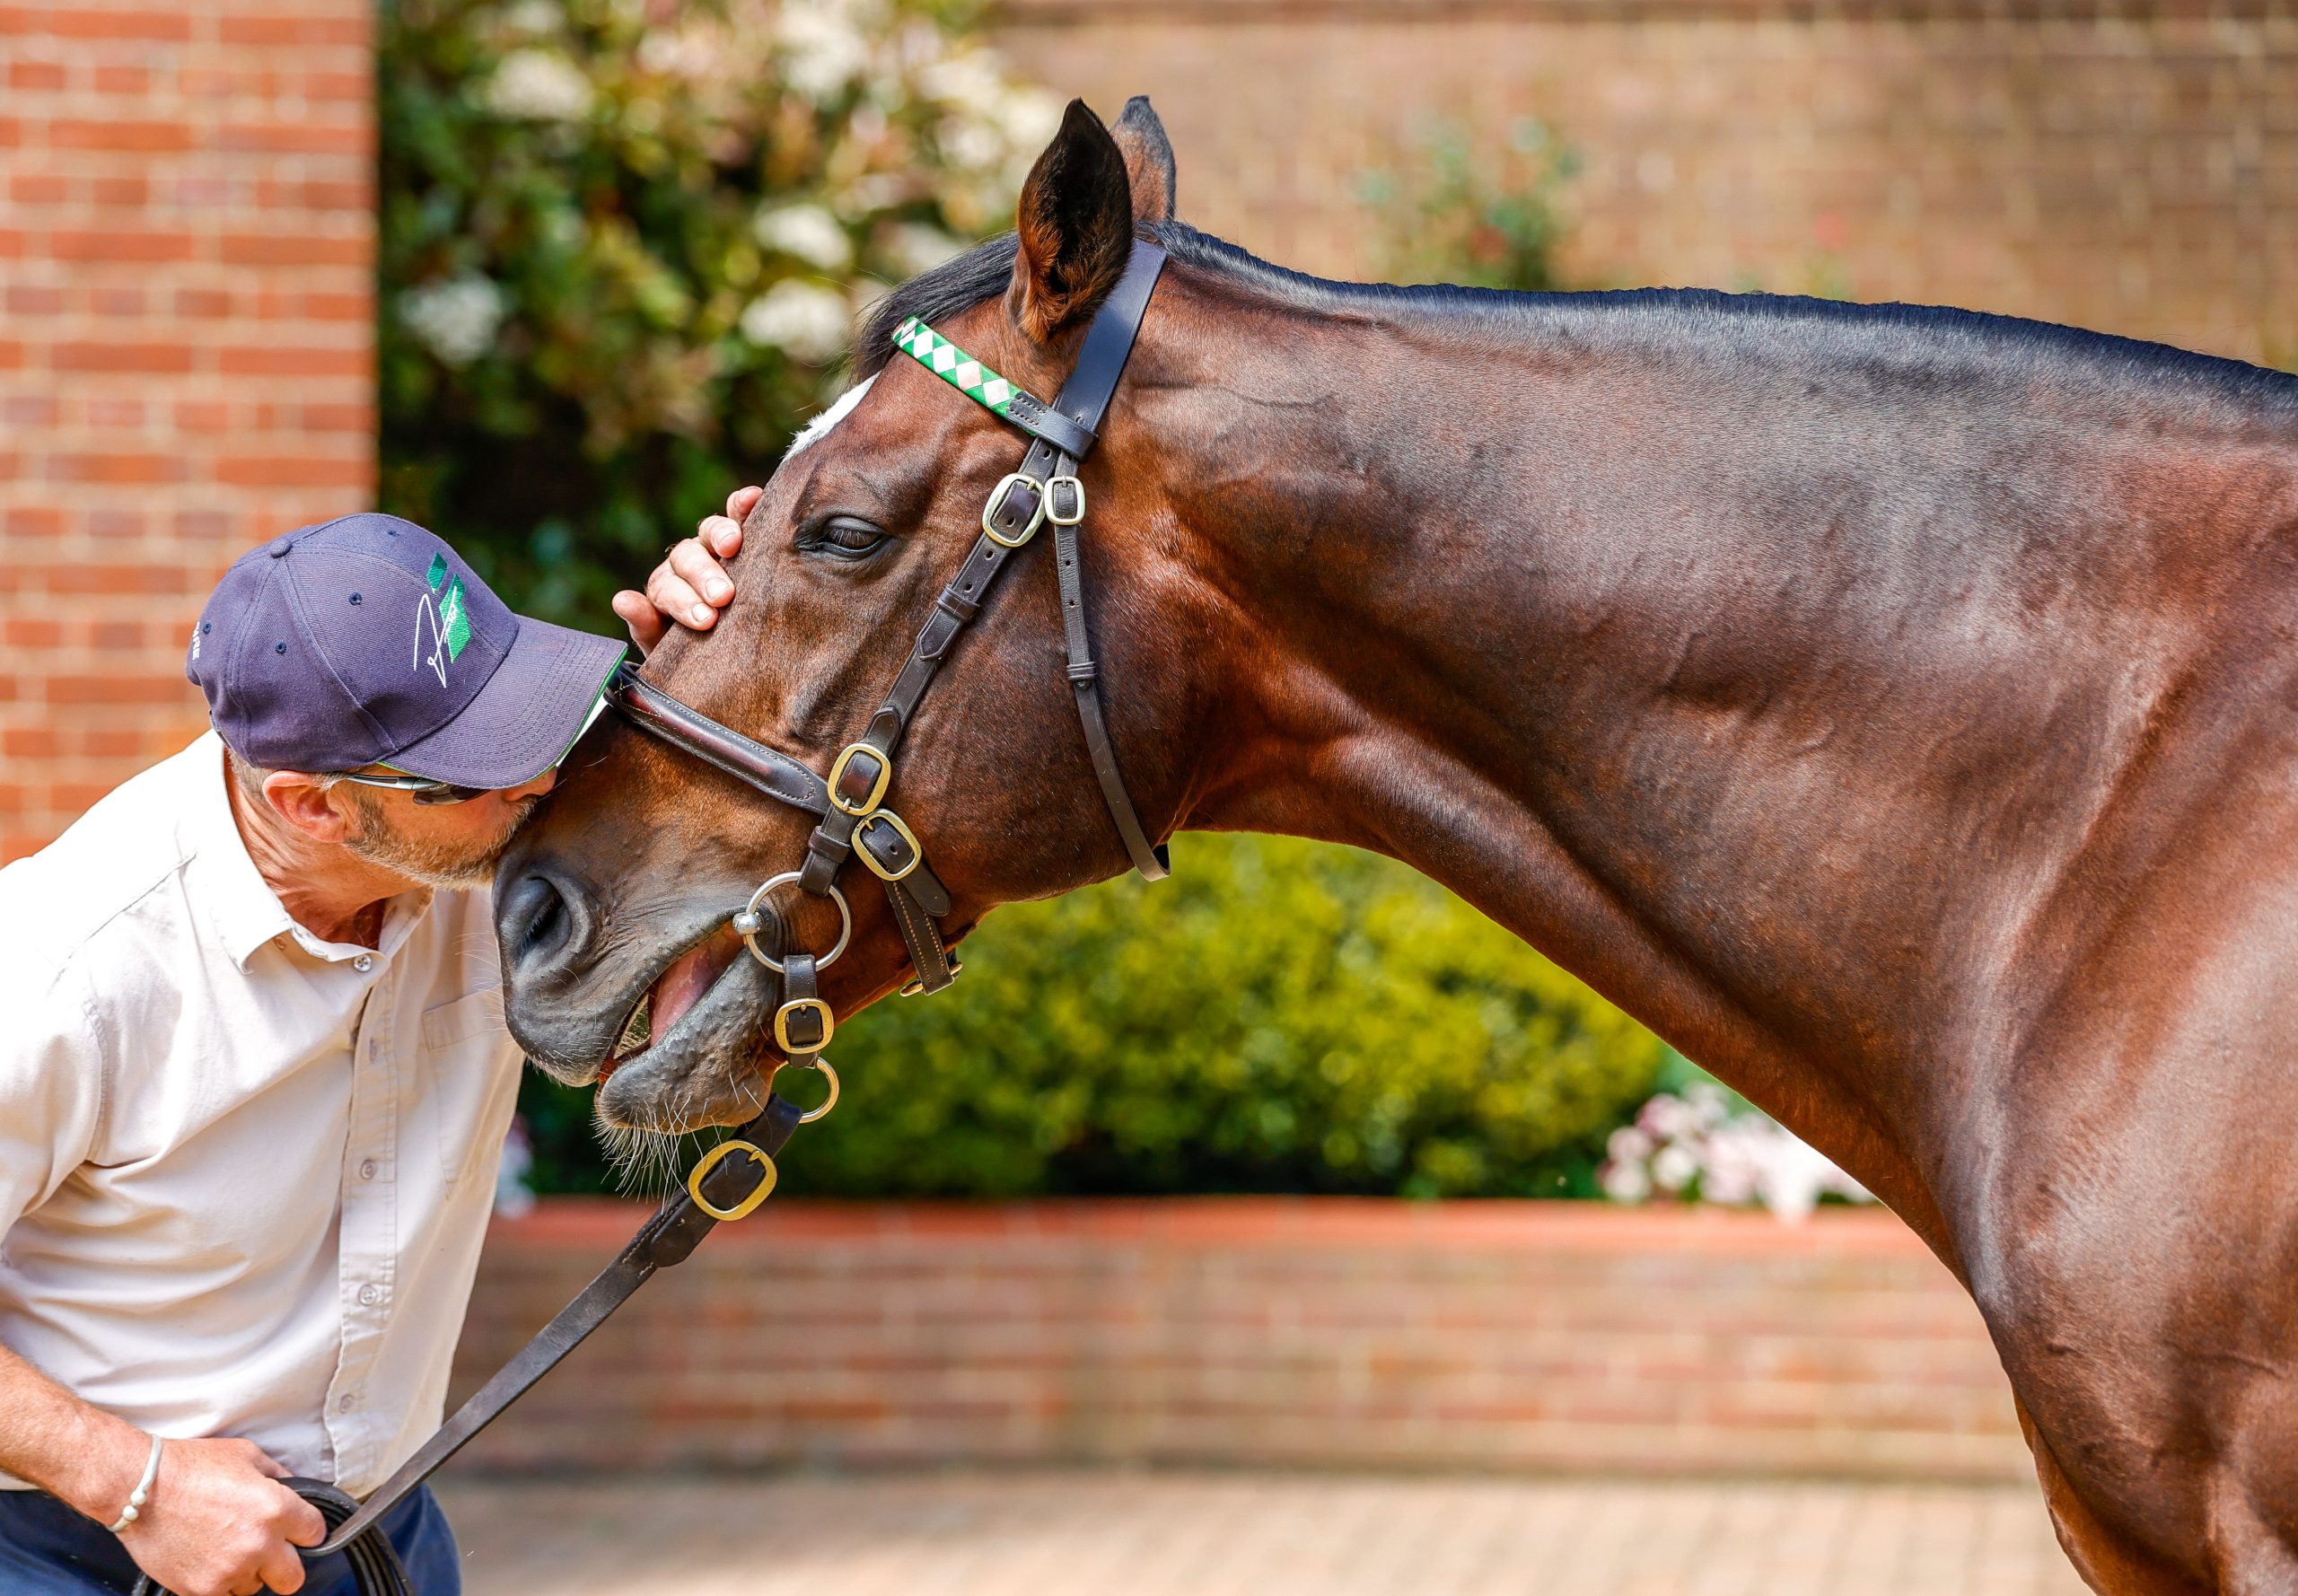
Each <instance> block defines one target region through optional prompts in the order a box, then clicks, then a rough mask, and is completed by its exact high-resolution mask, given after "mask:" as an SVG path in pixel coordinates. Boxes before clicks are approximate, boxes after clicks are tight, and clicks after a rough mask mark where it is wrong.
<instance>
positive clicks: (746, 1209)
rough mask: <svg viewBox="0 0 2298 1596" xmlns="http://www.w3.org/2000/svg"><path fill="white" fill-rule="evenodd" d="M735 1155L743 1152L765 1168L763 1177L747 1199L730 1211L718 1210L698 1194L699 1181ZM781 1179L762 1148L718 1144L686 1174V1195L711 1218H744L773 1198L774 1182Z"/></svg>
mask: <svg viewBox="0 0 2298 1596" xmlns="http://www.w3.org/2000/svg"><path fill="white" fill-rule="evenodd" d="M735 1153H749V1154H750V1156H751V1157H752V1158H755V1159H757V1160H758V1161H759V1162H760V1163H762V1164H764V1165H765V1166H766V1174H765V1175H764V1177H762V1178H761V1179H759V1183H758V1187H757V1189H755V1190H753V1191H752V1192H751V1193H750V1196H748V1197H744V1198H743V1199H742V1200H741V1202H739V1203H736V1204H735V1205H734V1206H732V1207H731V1208H721V1207H720V1206H717V1205H716V1204H715V1203H714V1202H712V1201H711V1200H710V1199H709V1198H708V1197H704V1196H703V1195H702V1178H703V1177H704V1176H705V1175H706V1174H708V1173H709V1172H710V1171H713V1170H715V1169H716V1168H717V1167H718V1166H719V1165H720V1164H721V1163H724V1162H725V1161H726V1160H727V1159H729V1158H732V1156H733V1155H734V1154H735ZM781 1178H782V1171H779V1170H777V1169H776V1168H775V1167H774V1160H772V1159H771V1158H768V1157H767V1155H766V1149H765V1148H763V1147H759V1146H754V1145H752V1144H750V1143H749V1142H742V1141H733V1142H721V1143H719V1144H717V1145H716V1146H715V1147H713V1148H712V1149H711V1150H710V1151H709V1152H707V1153H704V1154H703V1155H702V1157H701V1159H700V1160H699V1161H698V1162H697V1163H696V1164H695V1166H694V1168H692V1169H690V1170H689V1171H687V1174H686V1194H687V1196H689V1197H692V1198H693V1199H694V1206H696V1207H697V1208H699V1209H701V1210H702V1211H703V1212H704V1213H705V1214H707V1215H710V1217H711V1218H713V1219H717V1220H729V1219H742V1218H746V1217H748V1216H749V1215H750V1213H751V1211H752V1210H754V1209H755V1208H757V1206H759V1204H760V1203H762V1202H764V1201H766V1199H767V1197H770V1196H772V1195H773V1193H774V1183H775V1182H776V1180H779V1179H781Z"/></svg>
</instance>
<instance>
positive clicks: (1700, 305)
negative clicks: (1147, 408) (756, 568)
mask: <svg viewBox="0 0 2298 1596" xmlns="http://www.w3.org/2000/svg"><path fill="white" fill-rule="evenodd" d="M1144 231H1145V232H1146V233H1147V234H1148V235H1149V236H1150V237H1152V238H1153V239H1154V240H1155V241H1157V242H1158V243H1159V244H1161V245H1162V246H1163V248H1164V250H1165V251H1166V253H1167V254H1168V255H1170V256H1171V258H1172V259H1175V260H1178V261H1181V262H1184V263H1186V264H1188V265H1190V266H1195V267H1203V268H1205V269H1206V270H1208V271H1213V272H1217V273H1220V274H1222V275H1223V276H1227V277H1230V278H1231V279H1232V280H1236V281H1239V282H1241V283H1244V284H1246V285H1250V286H1251V287H1253V288H1255V289H1257V290H1259V291H1260V292H1261V293H1263V294H1267V296H1269V297H1270V298H1271V299H1273V300H1275V301H1276V302H1277V303H1283V304H1287V305H1292V306H1295V307H1298V308H1300V309H1302V310H1306V311H1325V310H1329V311H1360V312H1362V311H1372V312H1373V313H1376V314H1377V313H1387V314H1402V315H1421V316H1425V317H1428V318H1431V319H1434V320H1457V321H1460V322H1461V323H1463V324H1464V325H1468V326H1472V327H1484V328H1489V327H1491V326H1492V325H1493V324H1494V323H1495V322H1498V323H1502V324H1504V325H1508V326H1513V327H1516V328H1520V329H1541V330H1548V331H1551V332H1561V331H1565V330H1567V329H1569V330H1574V331H1576V332H1578V333H1580V334H1582V335H1583V336H1587V335H1589V334H1591V333H1597V332H1609V333H1611V334H1613V335H1615V336H1617V337H1619V338H1623V339H1626V340H1628V341H1631V342H1634V343H1636V344H1639V345H1641V344H1645V343H1647V342H1649V341H1652V340H1655V339H1662V338H1664V339H1667V340H1670V341H1672V342H1676V343H1679V344H1680V343H1681V342H1683V341H1685V340H1690V341H1692V342H1694V343H1707V344H1711V345H1712V344H1719V343H1720V344H1727V345H1731V346H1744V345H1745V344H1746V343H1747V342H1748V341H1749V339H1750V336H1751V335H1752V337H1753V338H1756V339H1759V340H1761V341H1762V342H1763V343H1764V345H1765V346H1766V348H1767V353H1770V354H1773V355H1780V354H1785V355H1788V356H1789V357H1791V358H1792V357H1794V355H1795V354H1796V353H1797V352H1798V351H1802V352H1808V353H1809V354H1810V355H1812V356H1814V357H1821V358H1825V357H1833V358H1843V357H1845V356H1849V357H1851V358H1855V359H1856V360H1858V361H1860V362H1861V363H1863V364H1872V363H1874V362H1876V361H1878V360H1881V361H1883V362H1886V363H1888V364H1902V363H1904V364H1912V365H1916V366H1920V367H1922V368H1923V369H1925V371H1927V372H1930V373H1933V374H1934V375H1935V374H1938V373H1939V369H1940V365H1941V362H1942V358H1943V357H1945V358H1946V359H1947V360H1948V361H1950V362H1952V363H1954V364H1964V365H1967V366H1972V367H1976V366H1978V365H1981V364H1985V365H1990V366H1995V367H1997V368H1998V369H1999V367H2000V365H2001V364H2002V363H2003V362H2004V360H2006V359H2007V360H2008V361H2009V362H2010V363H2011V364H2013V366H2015V367H2016V368H2017V370H2018V372H2019V373H2021V374H2022V376H2025V377H2029V378H2031V377H2034V376H2037V375H2044V374H2052V375H2058V376H2062V377H2064V378H2066V379H2067V380H2068V381H2074V382H2080V383H2085V384H2087V383H2095V382H2098V381H2101V380H2105V381H2109V382H2111V381H2115V380H2117V379H2126V380H2128V379H2137V380H2145V381H2153V382H2154V383H2158V384H2159V383H2161V382H2162V381H2164V380H2165V379H2168V380H2170V381H2171V382H2173V383H2175V384H2177V385H2178V386H2180V387H2181V388H2182V389H2184V390H2186V391H2187V393H2188V395H2189V396H2191V397H2208V398H2215V399H2231V400H2234V401H2236V402H2238V403H2244V404H2247V405H2249V406H2251V407H2257V408H2265V409H2267V410H2270V411H2275V412H2279V413H2282V414H2284V415H2286V416H2298V376H2293V375H2291V374H2290V373H2285V372H2276V371H2271V370H2268V369H2267V368H2265V367H2262V366H2255V365H2250V364H2245V363H2243V362H2241V361H2239V360H2227V359H2223V358H2221V357H2219V356H2217V355H2197V354H2195V353H2194V352H2192V351H2191V350H2187V349H2180V348H2175V347H2173V346H2170V345H2167V344H2153V343H2147V342H2145V341H2143V340H2141V339H2137V338H2117V337H2114V336H2113V335H2111V334H2108V333H2099V332H2090V331H2086V330H2084V329H2081V328H2074V327H2063V326H2060V325H2058V324H2057V323H2056V322H2049V321H2031V320H2026V319H2025V318H2023V317H2018V316H2000V315H1995V314H1992V313H1989V312H1987V311H1961V310H1954V309H1952V308H1949V307H1946V306H1940V305H1910V304H1855V303H1847V302H1844V301H1839V300H1826V299H1813V298H1810V297H1808V296H1805V295H1802V294H1726V293H1723V292H1722V291H1720V290H1717V289H1710V288H1627V289H1609V290H1600V291H1594V292H1587V293H1538V294H1534V293H1514V292H1510V291H1507V290H1504V289H1494V288H1462V287H1456V286H1452V285H1407V286H1399V285H1390V284H1385V283H1341V282H1333V281H1330V280H1329V279H1327V278H1323V277H1317V276H1310V275H1309V274H1308V273H1306V272H1299V271H1294V270H1292V269H1290V268H1289V267H1282V266H1276V265H1272V264H1271V263H1269V262H1268V261H1266V260H1263V259H1259V257H1258V256H1255V255H1253V254H1251V253H1250V251H1248V250H1242V249H1240V248H1239V247H1238V246H1236V245H1235V244H1232V243H1230V242H1228V241H1225V240H1223V239H1217V238H1215V237H1213V236H1212V235H1211V234H1209V233H1204V232H1198V231H1197V229H1195V228H1194V227H1190V226H1188V225H1186V224H1182V223H1179V222H1162V223H1158V224H1153V225H1150V226H1148V227H1146V228H1145V229H1144ZM1018 249H1019V244H1018V241H1016V239H1015V237H1014V235H1013V233H1011V232H1007V233H1002V234H1000V235H999V236H997V237H996V238H993V239H991V240H989V241H987V242H986V243H983V244H980V245H978V246H977V247H976V248H974V249H972V250H968V251H967V252H966V253H964V254H962V255H960V256H958V257H956V258H955V259H952V260H949V261H945V262H944V263H943V264H942V265H940V266H937V267H934V268H933V269H932V270H930V271H926V272H923V273H921V274H919V275H918V276H916V277H913V278H911V279H910V280H909V281H908V282H907V283H905V284H903V285H901V286H900V287H899V288H897V289H895V290H894V291H893V292H892V293H891V294H888V295H887V296H886V297H885V298H884V299H882V300H881V301H880V302H879V303H878V304H877V306H876V307H875V308H874V309H873V311H872V312H871V315H870V317H869V320H868V322H867V323H866V325H865V326H864V329H863V332H862V338H861V342H860V344H859V345H858V346H856V348H855V352H854V371H855V376H856V377H868V376H871V375H873V374H874V373H876V372H877V371H878V370H879V369H880V368H881V367H882V366H883V365H884V364H885V363H886V360H887V358H888V357H889V356H890V355H891V353H892V348H893V334H894V329H896V328H898V327H899V326H900V325H901V324H902V322H903V321H904V320H908V318H909V317H912V316H916V317H917V318H918V319H920V320H925V321H928V322H932V321H937V320H945V319H947V318H949V317H952V316H954V315H957V314H959V313H960V312H961V311H969V310H971V309H972V308H973V307H974V306H976V305H978V304H980V303H983V302H984V301H986V300H988V299H990V298H992V297H994V296H996V295H997V294H1002V293H1003V292H1004V289H1005V286H1006V285H1007V284H1008V283H1009V282H1011V281H1012V279H1013V260H1014V256H1015V254H1016V252H1017V250H1018ZM1958 357H1960V358H1958Z"/></svg>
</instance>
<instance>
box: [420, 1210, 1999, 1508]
mask: <svg viewBox="0 0 2298 1596" xmlns="http://www.w3.org/2000/svg"><path fill="white" fill-rule="evenodd" d="M637 1217H638V1211H637V1210H636V1209H633V1208H630V1207H628V1206H625V1205H620V1204H614V1203H606V1202H581V1201H560V1202H553V1203H548V1204H546V1205H544V1206H543V1207H542V1208H541V1209H540V1210H539V1211H538V1213H536V1214H535V1215H532V1216H531V1217H529V1218H527V1219H524V1220H521V1221H518V1222H515V1223H499V1224H497V1225H496V1229H495V1232H494V1233H493V1235H492V1237H491V1238H490V1241H489V1244H488V1250H487V1258H486V1261H485V1263H484V1264H483V1266H482V1267H481V1271H480V1280H479V1286H478V1293H477V1296H476V1299H475V1301H474V1303H473V1307H472V1312H471V1318H470V1323H469V1330H468V1332H467V1334H466V1336H465V1337H464V1343H463V1347H462V1352H461V1355H460V1359H459V1361H458V1370H457V1372H458V1380H457V1389H456V1394H457V1397H458V1399H460V1396H461V1395H462V1394H463V1393H464V1392H466V1391H468V1390H471V1389H473V1388H474V1387H475V1386H476V1385H477V1383H478V1381H479V1380H480V1379H482V1378H484V1377H485V1375H487V1373H489V1372H492V1371H493V1370H494V1368H495V1367H496V1365H497V1364H500V1363H501V1362H502V1361H503V1360H504V1358H505V1357H507V1356H508V1355H509V1354H510V1353H511V1352H512V1351H513V1349H514V1348H515V1346H517V1345H518V1343H519V1342H520V1341H521V1340H522V1339H523V1338H524V1337H526V1336H527V1335H529V1334H531V1332H532V1331H533V1330H534V1329H536V1328H537V1327H538V1326H539V1324H540V1323H541V1322H542V1321H543V1320H545V1319H547V1318H548V1317H549V1315H550V1314H551V1313H552V1312H554V1311H557V1308H558V1306H559V1305H560V1303H561V1302H564V1301H565V1300H566V1298H567V1297H569V1296H571V1295H573V1293H574V1292H575V1291H576V1290H577V1289H578V1288H579V1287H580V1286H581V1285H583V1282H585V1281H586V1280H588V1279H589V1278H590V1276H592V1273H594V1272H595V1271H596V1270H597V1269H598V1268H599V1267H601V1265H602V1264H603V1263H604V1262H605V1261H606V1259H607V1258H609V1257H610V1256H611V1255H612V1254H613V1252H614V1251H615V1250H617V1249H618V1248H619V1247H620V1246H621V1244H622V1242H623V1241H625V1240H626V1239H627V1236H628V1235H629V1233H630V1232H631V1231H632V1230H634V1229H635V1228H636V1220H637ZM474 1452H475V1456H476V1458H477V1460H478V1461H479V1462H480V1463H481V1464H483V1465H494V1466H497V1467H527V1468H552V1469H581V1468H597V1469H621V1468H631V1467H663V1466H697V1465H698V1466H715V1465H730V1464H731V1465H755V1464H765V1463H794V1462H835V1463H849V1462H887V1461H892V1462H906V1463H907V1462H929V1461H931V1462H939V1461H945V1460H1029V1461H1066V1460H1096V1461H1127V1462H1137V1461H1153V1462H1184V1461H1186V1462H1200V1463H1202V1462H1210V1463H1284V1464H1309V1465H1321V1464H1366V1465H1371V1464H1381V1465H1405V1466H1425V1467H1443V1468H1487V1467H1494V1468H1503V1469H1518V1468H1522V1469H1597V1470H1615V1471H1634V1472H1644V1471H1662V1472H1727V1473H1751V1474H1820V1473H1826V1474H1841V1473H1852V1474H1867V1475H1881V1476H1899V1477H1912V1478H1982V1479H1987V1478H2005V1479H2009V1478H2031V1475H2030V1469H2029V1465H2028V1462H2027V1460H2026V1453H2025V1449H2024V1448H2023V1446H2022V1444H2021V1443H2020V1441H2019V1438H2018V1430H2017V1426H2016V1424H2015V1422H2014V1421H2013V1416H2012V1410H2011V1399H2010V1392H2009V1388H2008V1387H2007V1386H2006V1385H2005V1383H2004V1379H2003V1375H2002V1372H2001V1371H2000V1369H1999V1367H1998V1366H1997V1364H1996V1363H1995V1355H1994V1351H1993V1349H1992V1347H1991V1346H1989V1344H1988V1342H1987V1337H1986V1335H1985V1333H1984V1332H1983V1330H1982V1329H1981V1328H1980V1325H1979V1321H1978V1313H1977V1311H1976V1310H1974V1309H1973V1308H1972V1307H1971V1305H1970V1302H1969V1300H1968V1299H1967V1298H1966V1297H1965V1296H1964V1295H1963V1294H1962V1293H1961V1292H1960V1289H1958V1288H1957V1286H1956V1285H1954V1283H1953V1281H1952V1279H1951V1278H1950V1277H1949V1276H1948V1275H1947V1273H1946V1271H1945V1270H1944V1269H1943V1268H1942V1267H1940V1266H1939V1265H1938V1263H1936V1262H1935V1261H1934V1259H1933V1258H1931V1256H1930V1254H1929V1253H1927V1252H1925V1250H1923V1248H1922V1246H1921V1245H1920V1244H1919V1243H1918V1242H1917V1241H1916V1240H1915V1238H1914V1237H1913V1236H1912V1235H1911V1234H1910V1233H1909V1232H1908V1231H1907V1230H1906V1228H1905V1227H1904V1226H1902V1225H1901V1224H1900V1223H1899V1222H1898V1221H1897V1220H1896V1219H1893V1218H1892V1217H1890V1215H1886V1214H1882V1213H1880V1212H1872V1211H1871V1212H1859V1213H1851V1212H1843V1211H1827V1212H1823V1213H1821V1214H1820V1215H1818V1216H1817V1217H1816V1218H1815V1219H1814V1220H1813V1221H1812V1222H1811V1223H1808V1224H1805V1225H1802V1226H1800V1227H1790V1226H1785V1225H1783V1224H1781V1223H1778V1222H1776V1221H1775V1220H1773V1219H1771V1218H1769V1217H1767V1216H1764V1215H1741V1214H1723V1213H1715V1212H1705V1213H1703V1212H1657V1211H1649V1212H1646V1211H1629V1210H1623V1209H1617V1208H1609V1207H1604V1206H1595V1205H1582V1204H1566V1203H1454V1204H1447V1205H1441V1206H1415V1205H1404V1204H1395V1203H1383V1202H1359V1201H1352V1200H1318V1199H1306V1200H1299V1201H1287V1200H1259V1199H1237V1200H1231V1199H1207V1200H1202V1201H1177V1202H1163V1203H1074V1204H1047V1205H1038V1206H1017V1207H996V1206H983V1207H960V1206H902V1205H890V1206H883V1207H845V1206H832V1205H814V1204H802V1203H777V1204H770V1205H768V1206H767V1208H765V1209H763V1210H761V1211H760V1213H759V1215H756V1216H754V1217H753V1218H752V1219H750V1221H748V1222H746V1223H741V1224H738V1225H732V1226H723V1227H721V1228H720V1230H719V1231H718V1232H717V1233H716V1234H715V1235H714V1236H712V1237H711V1239H710V1240H709V1241H707V1242H706V1243H705V1244H704V1246H703V1248H702V1250H700V1251H699V1252H698V1253H697V1255H696V1256H695V1257H694V1258H693V1259H692V1260H690V1261H689V1262H688V1263H687V1264H685V1265H683V1266H681V1267H679V1268H677V1269H674V1270H671V1271H670V1272H668V1273H666V1274H664V1275H662V1276H660V1277H659V1278H658V1279H656V1280H655V1281H654V1282H653V1284H651V1285H649V1286H648V1287H647V1288H646V1289H645V1291H644V1292H642V1293H640V1294H639V1296H638V1297H637V1298H636V1300H635V1301H634V1302H633V1303H632V1304H631V1305H630V1306H629V1307H628V1308H627V1309H626V1310H625V1311H624V1312H623V1315H622V1316H621V1317H619V1318H618V1319H617V1320H613V1321H612V1322H610V1324H609V1325H608V1326H607V1327H606V1328H605V1329H602V1330H601V1331H600V1332H599V1333H598V1335H597V1336H596V1337H594V1338H593V1340H592V1342H591V1343H590V1344H588V1345H587V1346H584V1347H583V1348H582V1349H581V1350H580V1351H578V1352H577V1353H575V1354H574V1356H573V1358H572V1359H570V1361H569V1362H568V1364H567V1365H566V1368H565V1369H564V1370H563V1371H562V1372H559V1373H557V1374H556V1375H554V1376H553V1377H552V1378H551V1379H550V1380H549V1381H546V1382H545V1383H544V1384H543V1385H542V1386H541V1387H540V1388H539V1389H538V1390H536V1391H535V1392H534V1393H533V1394H532V1395H531V1396H530V1397H528V1398H527V1399H526V1400H525V1402H524V1403H523V1404H522V1406H521V1407H519V1408H518V1409H517V1410H515V1412H514V1413H513V1416H511V1417H509V1418H507V1419H505V1420H504V1422H503V1423H502V1424H501V1425H497V1426H496V1428H495V1429H494V1430H492V1431H490V1432H488V1433H487V1435H485V1436H484V1437H482V1438H481V1440H480V1441H479V1442H478V1443H477V1445H476V1447H475V1449H474Z"/></svg>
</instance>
